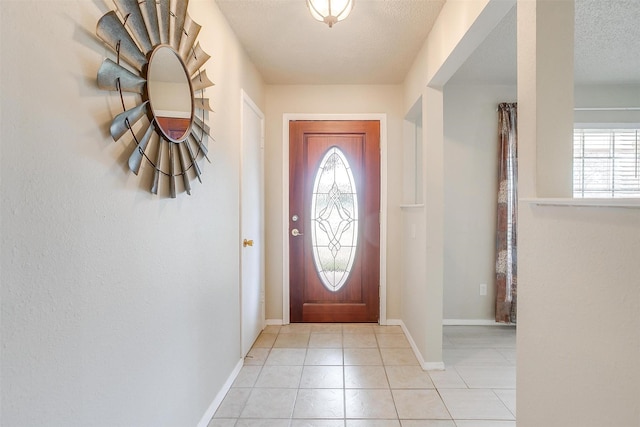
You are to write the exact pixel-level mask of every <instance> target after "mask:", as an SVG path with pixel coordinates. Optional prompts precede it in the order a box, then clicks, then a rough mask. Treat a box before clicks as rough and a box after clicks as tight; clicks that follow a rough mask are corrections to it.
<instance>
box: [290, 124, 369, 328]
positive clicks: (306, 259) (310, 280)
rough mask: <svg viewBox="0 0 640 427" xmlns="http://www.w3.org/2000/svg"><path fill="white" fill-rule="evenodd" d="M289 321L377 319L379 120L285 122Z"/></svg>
mask: <svg viewBox="0 0 640 427" xmlns="http://www.w3.org/2000/svg"><path fill="white" fill-rule="evenodd" d="M289 165H290V167H289V254H290V259H289V269H290V271H289V277H290V283H289V286H290V291H289V294H290V310H291V312H290V313H291V321H292V322H377V321H378V315H379V306H380V301H379V288H380V122H379V121H292V122H290V124H289Z"/></svg>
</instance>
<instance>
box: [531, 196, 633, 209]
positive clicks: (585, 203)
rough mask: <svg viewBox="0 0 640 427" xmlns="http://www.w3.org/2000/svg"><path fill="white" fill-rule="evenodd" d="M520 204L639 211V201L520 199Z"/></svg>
mask: <svg viewBox="0 0 640 427" xmlns="http://www.w3.org/2000/svg"><path fill="white" fill-rule="evenodd" d="M520 201H521V202H524V203H528V204H530V205H538V206H569V207H580V208H626V209H640V199H635V198H634V199H561V198H549V199H520Z"/></svg>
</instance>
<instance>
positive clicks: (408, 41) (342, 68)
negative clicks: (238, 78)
mask: <svg viewBox="0 0 640 427" xmlns="http://www.w3.org/2000/svg"><path fill="white" fill-rule="evenodd" d="M216 3H217V4H218V6H219V7H220V10H221V11H222V13H223V15H224V16H225V17H226V19H227V21H228V22H229V24H230V26H231V28H232V29H233V30H234V31H235V33H236V35H237V36H238V38H239V39H240V43H241V44H242V45H243V46H244V47H245V49H246V51H247V53H248V55H249V57H250V58H251V60H252V61H253V63H254V64H255V65H256V66H257V68H258V69H259V71H260V73H261V74H262V76H263V78H264V79H265V82H266V83H268V84H394V83H401V82H402V81H403V80H404V78H405V75H406V73H407V71H408V70H409V68H410V67H411V64H412V63H413V60H414V59H415V57H416V55H417V53H418V51H419V49H420V48H421V47H422V44H423V43H424V40H425V39H426V37H427V35H428V34H429V31H430V30H431V27H432V26H433V23H434V22H435V20H436V18H437V16H438V13H439V12H440V9H441V8H442V6H443V4H444V3H445V0H356V1H355V7H354V9H353V11H352V12H351V15H350V16H349V17H348V18H347V19H346V20H345V21H342V22H339V23H337V24H335V25H334V26H333V28H329V27H328V26H327V25H326V24H324V23H321V22H318V21H315V20H314V19H313V18H312V17H311V15H310V13H309V11H308V9H307V6H306V3H305V1H304V0H216Z"/></svg>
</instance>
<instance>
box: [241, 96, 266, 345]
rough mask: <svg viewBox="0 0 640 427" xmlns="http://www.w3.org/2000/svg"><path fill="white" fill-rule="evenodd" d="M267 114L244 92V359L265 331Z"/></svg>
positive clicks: (242, 184) (242, 319) (242, 288)
mask: <svg viewBox="0 0 640 427" xmlns="http://www.w3.org/2000/svg"><path fill="white" fill-rule="evenodd" d="M263 141H264V115H263V114H262V112H261V111H260V109H259V108H258V107H257V106H256V105H255V103H254V102H253V101H252V100H251V99H250V98H249V97H248V95H247V94H246V93H245V92H244V91H242V160H241V162H242V165H241V170H242V172H241V174H242V176H241V180H242V183H241V186H242V188H241V192H242V194H241V218H242V219H241V221H242V222H241V225H240V230H241V240H242V254H241V257H240V263H241V268H242V270H241V283H242V285H241V289H240V294H241V313H242V314H241V316H242V318H241V325H242V326H241V327H242V356H243V357H244V356H246V355H247V353H248V352H249V350H250V349H251V346H252V345H253V343H254V342H255V340H256V338H257V337H258V335H259V334H260V332H261V331H262V329H263V328H264V322H265V320H264V220H263V218H264V188H263V184H262V183H263V148H264V144H263Z"/></svg>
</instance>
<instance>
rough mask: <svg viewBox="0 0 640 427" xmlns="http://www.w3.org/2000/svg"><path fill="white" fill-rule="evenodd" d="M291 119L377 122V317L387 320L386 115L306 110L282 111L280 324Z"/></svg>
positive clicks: (285, 283)
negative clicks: (378, 269) (378, 174)
mask: <svg viewBox="0 0 640 427" xmlns="http://www.w3.org/2000/svg"><path fill="white" fill-rule="evenodd" d="M292 120H377V121H379V122H380V320H379V323H380V324H381V325H386V324H387V115H386V114H385V113H372V114H367V113H363V114H307V113H285V114H283V115H282V233H283V236H282V237H283V238H282V324H283V325H288V324H289V323H290V320H291V319H290V316H289V122H290V121H292Z"/></svg>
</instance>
